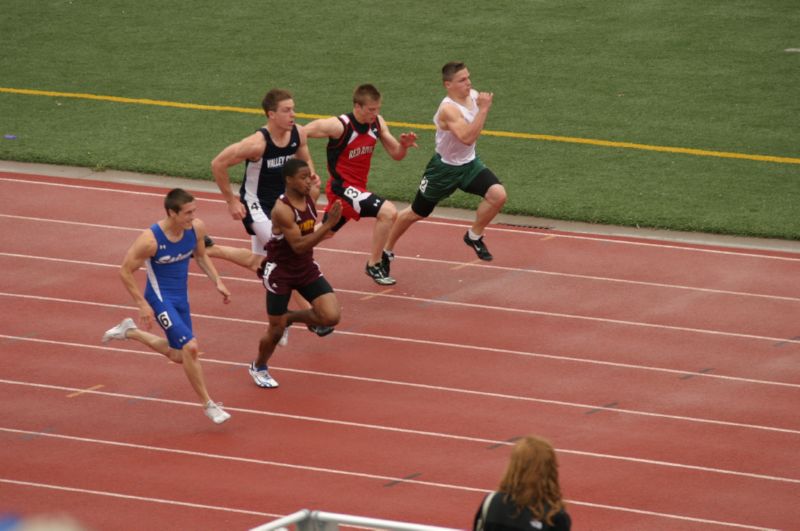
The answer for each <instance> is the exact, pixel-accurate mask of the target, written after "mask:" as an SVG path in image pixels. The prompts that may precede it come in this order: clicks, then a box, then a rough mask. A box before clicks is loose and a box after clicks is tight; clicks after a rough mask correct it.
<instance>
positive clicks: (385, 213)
mask: <svg viewBox="0 0 800 531" xmlns="http://www.w3.org/2000/svg"><path fill="white" fill-rule="evenodd" d="M395 219H397V207H396V206H394V203H392V202H391V201H384V202H383V204H382V205H381V209H380V210H379V211H378V220H380V221H394V220H395Z"/></svg>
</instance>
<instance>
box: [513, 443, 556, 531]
mask: <svg viewBox="0 0 800 531" xmlns="http://www.w3.org/2000/svg"><path fill="white" fill-rule="evenodd" d="M499 490H500V492H502V493H504V494H505V495H506V496H507V497H508V498H510V499H511V500H512V501H513V502H514V504H515V505H516V506H517V507H518V508H520V509H522V508H523V507H528V508H529V509H530V510H531V512H532V513H533V515H534V517H536V518H537V519H539V520H544V521H545V522H546V523H547V524H549V525H552V524H553V520H552V518H553V516H555V514H556V513H557V512H558V511H560V510H561V509H562V508H563V507H564V504H563V502H562V500H561V487H560V485H559V483H558V462H557V461H556V452H555V450H553V447H552V446H551V445H550V443H549V442H547V441H546V440H544V439H541V438H539V437H533V436H529V437H524V438H522V439H520V440H519V441H518V442H517V444H516V445H515V446H514V449H513V450H512V451H511V458H510V460H509V462H508V467H507V468H506V472H505V475H504V476H503V479H502V480H501V481H500V488H499Z"/></svg>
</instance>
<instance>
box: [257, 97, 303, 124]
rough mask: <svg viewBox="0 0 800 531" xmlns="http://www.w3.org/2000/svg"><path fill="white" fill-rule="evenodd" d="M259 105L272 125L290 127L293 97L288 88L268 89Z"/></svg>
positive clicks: (292, 116)
mask: <svg viewBox="0 0 800 531" xmlns="http://www.w3.org/2000/svg"><path fill="white" fill-rule="evenodd" d="M261 107H262V108H263V109H264V114H265V115H266V116H267V119H268V120H269V121H270V122H271V123H273V124H274V125H277V126H278V127H280V128H282V129H290V128H291V127H292V126H293V125H294V118H295V113H294V99H292V93H291V92H289V91H288V90H283V89H272V90H270V91H269V92H267V94H266V96H264V99H263V100H262V101H261Z"/></svg>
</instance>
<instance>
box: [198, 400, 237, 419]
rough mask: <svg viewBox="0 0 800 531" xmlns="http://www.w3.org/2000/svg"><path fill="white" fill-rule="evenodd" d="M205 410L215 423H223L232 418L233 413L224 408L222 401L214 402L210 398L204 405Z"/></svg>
mask: <svg viewBox="0 0 800 531" xmlns="http://www.w3.org/2000/svg"><path fill="white" fill-rule="evenodd" d="M203 411H204V412H205V414H206V417H208V418H210V419H211V420H212V421H213V422H214V424H222V423H223V422H225V421H226V420H228V419H229V418H231V414H230V413H228V412H227V411H225V410H224V409H222V402H219V403H214V402H212V401H211V400H209V401H208V402H207V403H206V405H205V406H203Z"/></svg>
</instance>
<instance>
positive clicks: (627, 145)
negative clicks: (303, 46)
mask: <svg viewBox="0 0 800 531" xmlns="http://www.w3.org/2000/svg"><path fill="white" fill-rule="evenodd" d="M0 92H5V93H9V94H25V95H29V96H49V97H55V98H75V99H85V100H99V101H113V102H116V103H132V104H136V105H155V106H158V107H175V108H178V109H194V110H200V111H221V112H238V113H244V114H263V112H264V111H263V110H261V109H250V108H244V107H229V106H224V105H201V104H198V103H181V102H176V101H164V100H151V99H146V98H124V97H120V96H102V95H97V94H85V93H80V92H55V91H49V90H34V89H20V88H10V87H0ZM328 116H329V115H323V114H305V113H297V117H298V118H303V119H309V120H313V119H316V118H327V117H328ZM386 123H387V124H389V125H390V126H392V127H408V128H412V129H428V130H433V129H434V126H433V124H415V123H409V122H386ZM481 134H482V135H485V136H497V137H506V138H517V139H522V140H542V141H546V142H565V143H568V144H586V145H591V146H602V147H612V148H620V149H639V150H643V151H657V152H662V153H679V154H683V155H695V156H699V157H718V158H726V159H742V160H753V161H758V162H775V163H778V164H800V158H796V157H776V156H773V155H752V154H748V153H733V152H729V151H710V150H705V149H694V148H683V147H672V146H654V145H650V144H636V143H633V142H615V141H612V140H600V139H596V138H579V137H573V136H556V135H540V134H531V133H514V132H509V131H489V130H484V131H483V132H482V133H481Z"/></svg>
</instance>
